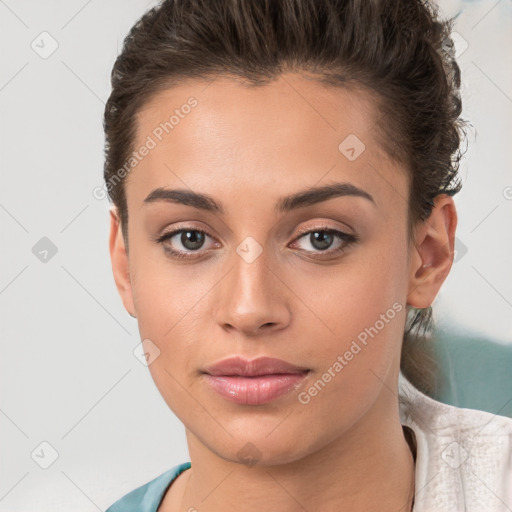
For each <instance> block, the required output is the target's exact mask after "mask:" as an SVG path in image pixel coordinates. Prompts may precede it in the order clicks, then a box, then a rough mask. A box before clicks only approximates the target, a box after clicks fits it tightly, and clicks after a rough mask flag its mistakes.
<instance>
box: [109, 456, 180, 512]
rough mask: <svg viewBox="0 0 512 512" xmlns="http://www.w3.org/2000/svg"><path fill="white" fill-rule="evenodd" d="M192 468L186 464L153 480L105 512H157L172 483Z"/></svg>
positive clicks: (125, 496)
mask: <svg viewBox="0 0 512 512" xmlns="http://www.w3.org/2000/svg"><path fill="white" fill-rule="evenodd" d="M188 468H190V462H185V463H183V464H180V465H178V466H174V467H173V468H171V469H169V470H167V471H166V472H165V473H162V474H161V475H159V476H157V477H156V478H154V479H153V480H150V481H149V482H147V483H145V484H144V485H141V486H140V487H137V488H136V489H134V490H133V491H131V492H129V493H128V494H125V495H124V496H123V497H122V498H120V499H118V500H117V501H116V502H115V503H113V504H112V505H110V507H109V508H108V509H107V510H106V511H105V512H157V509H158V506H159V504H160V502H161V501H162V497H163V495H164V493H165V491H166V490H167V488H168V487H169V485H170V484H171V483H172V481H173V480H174V479H175V478H176V477H177V476H178V475H179V474H180V473H182V472H183V471H185V470H186V469H188Z"/></svg>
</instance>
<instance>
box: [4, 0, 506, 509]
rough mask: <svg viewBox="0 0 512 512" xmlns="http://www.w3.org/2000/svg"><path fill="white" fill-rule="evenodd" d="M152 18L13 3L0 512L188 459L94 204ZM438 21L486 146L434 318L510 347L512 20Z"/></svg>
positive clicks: (487, 16) (472, 15)
mask: <svg viewBox="0 0 512 512" xmlns="http://www.w3.org/2000/svg"><path fill="white" fill-rule="evenodd" d="M154 3H155V2H154V1H151V2H146V1H142V0H108V1H100V0H90V1H85V0H73V1H67V2H64V1H57V0H53V1H49V0H47V1H35V0H34V1H27V0H24V1H22V0H20V1H14V0H5V1H0V39H1V45H2V46H1V48H2V59H1V62H0V109H1V111H0V118H1V125H0V126H1V127H0V129H1V134H0V141H1V159H2V160H1V163H2V172H1V186H0V222H1V226H2V232H1V236H2V241H1V247H2V250H1V253H0V254H1V258H2V260H1V273H0V305H1V312H2V320H1V321H2V324H1V325H2V339H1V343H2V346H1V357H0V379H1V381H0V389H1V391H2V393H1V396H0V397H1V402H0V427H1V428H0V433H1V443H2V444H1V446H2V448H1V450H2V451H1V460H2V463H1V464H0V511H9V512H18V511H50V510H51V511H53V512H60V511H66V512H69V511H72V510H81V511H91V512H92V511H95V510H105V509H106V508H107V507H108V506H109V505H110V504H111V503H112V502H113V501H115V499H117V498H119V497H120V496H122V495H124V494H125V493H127V492H129V491H130V490H132V489H134V488H135V487H138V486H139V485H141V484H143V483H146V482H147V481H149V480H150V479H152V478H154V477H156V476H157V475H159V474H161V473H163V472H164V471H166V470H167V469H169V468H171V467H172V466H175V465H177V464H179V463H182V462H185V461H187V460H189V459H188V452H187V448H186V440H185V435H184V429H183V426H182V425H181V423H180V422H179V420H178V419H177V418H176V417H175V416H174V414H173V413H172V412H171V411H170V410H169V409H168V408H167V406H166V404H165V402H164V401H163V399H162V398H161V396H160V394H159V392H158V390H157V389H156V387H155V385H154V384H153V381H152V380H151V377H150V374H149V371H148V369H147V368H146V367H144V366H143V365H142V364H141V363H140V362H139V361H138V360H137V359H136V358H135V356H134V355H133V350H134V348H135V347H136V346H137V345H138V344H139V337H138V330H137V327H136V321H135V320H134V319H132V318H131V317H129V316H128V314H127V313H126V311H125V310H124V308H123V306H122V303H121V301H120V299H119V297H118V295H117V291H116V288H115V285H114V281H113V278H112V274H111V268H110V260H109V254H108V246H107V237H108V210H109V203H108V201H107V199H104V200H97V199H95V198H94V197H93V195H92V191H93V189H94V188H95V187H97V186H101V185H102V170H103V130H102V116H103V109H104V103H105V101H106V99H107V98H108V95H109V92H110V86H109V75H110V70H111V68H112V65H113V63H114V60H115V57H116V55H117V52H118V51H119V49H120V48H121V44H122V40H123V38H124V36H125V35H126V34H127V32H128V30H129V28H130V27H131V26H132V24H133V23H134V22H135V21H136V19H138V18H139V17H140V16H141V15H142V14H143V12H144V11H145V10H146V9H147V8H149V7H150V6H152V5H154ZM441 8H442V12H444V13H446V14H447V15H452V14H454V13H455V12H456V11H457V10H459V9H461V10H462V13H461V15H460V16H459V18H458V21H457V23H456V26H455V31H456V32H458V34H460V36H461V37H462V38H463V40H459V42H460V43H461V45H459V47H458V49H459V51H462V50H463V49H464V44H465V43H464V41H466V42H467V44H468V47H467V49H465V51H463V53H462V54H461V55H460V57H459V63H460V65H461V68H462V75H463V81H464V90H463V101H464V113H463V117H464V118H466V119H469V120H470V121H471V123H472V125H473V126H474V130H473V132H472V133H470V137H469V140H468V143H469V150H468V151H467V153H466V159H465V161H464V162H463V164H462V176H463V178H464V185H463V188H462V191H461V192H460V193H459V194H457V195H456V196H455V202H456V205H457V207H458V212H459V226H458V232H457V237H458V239H459V240H460V242H461V243H462V244H464V246H466V247H467V253H466V254H464V255H463V256H462V257H460V259H459V260H458V261H457V262H456V263H455V264H454V266H453V268H452V272H451V274H450V276H449V277H448V279H447V281H446V282H445V284H444V286H443V288H442V290H441V292H440V293H439V295H438V297H437V299H436V302H435V303H434V310H435V314H436V319H437V321H438V323H439V325H440V326H450V328H453V327H454V326H455V328H457V329H459V330H461V329H462V330H467V331H468V332H473V333H475V332H476V333H481V334H482V335H484V336H486V337H489V338H492V339H494V340H495V341H497V342H500V343H507V344H511V343H512V265H511V261H512V236H511V222H510V221H511V219H512V188H511V187H512V173H511V162H512V158H511V156H510V148H511V145H512V138H511V135H512V130H511V127H512V99H511V98H512V67H511V66H510V60H509V59H510V51H511V49H512V30H511V28H512V4H511V2H510V1H507V0H501V1H496V0H492V1H489V2H487V1H481V2H479V1H475V2H462V1H455V0H453V1H443V2H442V3H441ZM43 31H46V32H48V33H49V34H50V35H51V38H53V39H54V40H55V41H56V42H57V44H58V48H57V49H56V51H55V52H54V53H53V54H52V55H51V56H49V57H48V58H46V59H43V58H41V57H40V56H39V55H38V54H37V53H36V52H35V51H34V50H33V49H32V47H31V44H32V42H33V41H34V40H35V42H36V43H37V42H38V41H40V39H41V37H47V38H48V36H40V34H41V32H43ZM36 43H35V44H36ZM50 44H51V40H50V39H46V44H45V48H47V49H48V48H51V47H50ZM475 135H476V139H475ZM507 187H508V188H507ZM507 191H508V195H507ZM42 237H47V238H49V239H50V240H51V241H52V243H53V244H54V245H55V246H56V247H57V250H58V252H57V253H56V254H55V255H54V256H53V257H51V258H50V259H49V261H47V262H46V263H43V262H41V261H40V260H39V259H38V258H36V256H35V255H34V254H33V252H32V248H33V247H34V245H35V244H36V243H37V242H38V241H39V240H40V239H41V238H42ZM43 441H46V442H48V443H50V445H51V446H52V447H53V448H54V449H55V450H56V451H57V452H58V458H57V460H56V461H55V462H54V463H53V464H52V465H51V466H50V467H49V468H48V469H42V468H41V467H40V466H39V465H38V464H36V462H34V460H33V459H32V458H31V453H32V452H33V451H34V450H36V453H40V449H41V447H40V443H42V442H43ZM43 448H44V447H43ZM38 450H39V451H38ZM44 452H45V453H46V454H49V453H50V449H48V448H46V449H44Z"/></svg>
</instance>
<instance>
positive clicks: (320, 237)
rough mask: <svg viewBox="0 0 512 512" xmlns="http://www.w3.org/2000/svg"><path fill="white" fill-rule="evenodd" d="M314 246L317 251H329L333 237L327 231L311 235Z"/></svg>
mask: <svg viewBox="0 0 512 512" xmlns="http://www.w3.org/2000/svg"><path fill="white" fill-rule="evenodd" d="M311 237H312V245H313V247H315V248H316V249H327V248H328V247H329V246H330V245H331V243H332V235H331V234H330V233H327V232H326V231H315V232H314V233H311Z"/></svg>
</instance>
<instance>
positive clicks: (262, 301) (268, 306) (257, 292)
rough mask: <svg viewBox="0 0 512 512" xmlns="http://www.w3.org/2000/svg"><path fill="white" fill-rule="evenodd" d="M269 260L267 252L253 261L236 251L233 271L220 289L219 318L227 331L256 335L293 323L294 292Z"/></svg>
mask: <svg viewBox="0 0 512 512" xmlns="http://www.w3.org/2000/svg"><path fill="white" fill-rule="evenodd" d="M269 260H270V258H268V257H267V254H266V253H265V251H263V252H262V253H261V254H260V255H259V256H258V257H257V258H256V259H255V260H254V261H246V260H244V259H243V258H242V257H240V256H239V255H238V254H235V256H234V258H233V266H232V268H231V270H230V272H229V273H228V275H226V276H225V278H224V279H223V280H222V281H221V283H219V287H218V289H217V292H218V294H219V296H218V306H217V308H216V311H215V315H216V321H217V323H218V325H220V326H221V327H222V328H223V329H224V330H228V331H234V332H239V333H240V334H243V335H244V336H250V337H254V336H259V335H268V334H270V333H271V332H274V331H278V330H281V329H283V328H285V327H286V326H287V325H288V324H289V323H290V318H291V311H290V302H289V299H290V295H291V292H290V290H289V288H288V287H287V285H286V284H285V282H284V280H283V278H282V277H280V276H279V270H278V269H277V268H276V265H272V267H273V268H271V267H270V266H269V263H270V262H269Z"/></svg>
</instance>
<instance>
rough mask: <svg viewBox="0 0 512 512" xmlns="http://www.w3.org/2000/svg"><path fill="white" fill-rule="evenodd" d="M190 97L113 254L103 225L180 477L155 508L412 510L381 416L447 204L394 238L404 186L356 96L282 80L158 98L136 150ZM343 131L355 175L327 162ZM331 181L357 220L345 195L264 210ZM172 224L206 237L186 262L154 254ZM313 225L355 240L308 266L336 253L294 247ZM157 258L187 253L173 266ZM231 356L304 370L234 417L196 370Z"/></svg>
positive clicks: (442, 243)
mask: <svg viewBox="0 0 512 512" xmlns="http://www.w3.org/2000/svg"><path fill="white" fill-rule="evenodd" d="M190 96H194V97H195V98H196V99H197V101H198V105H197V106H196V107H195V108H194V109H193V110H192V111H191V112H190V113H189V114H188V115H187V116H185V117H184V118H183V119H181V120H180V122H179V124H178V125H177V126H175V128H174V129H173V131H172V132H170V133H169V134H168V135H167V136H166V137H165V138H164V139H163V141H162V142H160V143H159V144H158V145H157V147H155V148H154V149H152V150H151V151H150V152H149V154H148V155H147V156H146V157H145V158H144V159H143V160H142V161H141V162H140V163H139V164H138V165H137V166H136V167H135V168H134V169H133V170H132V171H131V173H130V174H129V176H128V178H127V181H126V195H127V203H128V212H129V222H128V241H129V252H128V254H127V251H126V246H125V241H124V239H123V236H122V232H121V227H120V224H119V220H118V219H119V217H118V214H117V212H116V210H115V208H113V209H112V210H111V235H110V252H111V258H112V267H113V273H114V277H115V281H116V285H117V288H118V290H119V293H120V295H121V298H122V300H123V303H124V306H125V308H126V310H127V311H128V312H129V313H130V314H132V315H136V317H137V321H138V326H139V331H140V335H141V339H147V338H149V339H151V340H152V342H153V343H154V344H155V345H156V346H157V347H158V349H159V350H160V355H159V357H157V358H156V359H155V360H154V361H153V362H152V363H151V364H150V366H149V370H150V372H151V375H152V377H153V379H154V381H155V384H156V385H157V387H158V389H159V391H160V393H161V394H162V396H163V398H164V399H165V401H166V403H167V404H168V405H169V407H170V408H171V409H172V411H173V412H174V413H175V414H176V415H177V417H178V418H179V419H180V420H181V421H182V422H183V424H184V425H185V429H186V435H187V442H188V448H189V453H190V460H191V463H192V468H191V469H189V470H187V471H185V472H183V473H182V474H181V475H180V476H179V477H178V478H177V479H176V480H175V481H174V483H173V484H172V486H171V487H170V488H169V489H168V491H167V492H166V494H165V497H164V500H163V503H162V505H161V506H160V508H159V511H160V512H175V511H180V512H181V511H187V510H198V511H201V512H203V511H205V512H206V511H208V512H215V511H223V512H229V511H234V510H240V508H241V504H243V506H242V508H243V510H244V511H246V512H251V511H260V510H281V511H284V512H292V511H294V512H295V511H299V510H300V511H303V510H309V511H312V510H326V511H334V510H337V511H339V510H347V511H348V510H350V511H367V510H377V509H378V510H381V511H399V510H402V511H406V510H410V508H411V500H412V494H411V488H412V486H413V483H414V462H413V459H412V455H411V452H410V449H409V447H408V444H407V443H406V440H405V438H404V434H403V430H402V426H401V424H400V419H399V414H398V375H399V367H400V350H401V342H402V336H403V332H404V326H405V321H406V309H407V307H408V306H415V307H421V308H424V307H427V306H429V305H431V304H432V302H433V300H434V298H435V296H436V294H437V292H438V291H439V288H440V287H441V285H442V283H443V281H444V280H445V278H446V276H447V275H448V273H449V271H450V268H451V265H452V262H453V247H454V236H455V229H456V224H457V216H456V210H455V206H454V203H453V200H452V198H451V197H449V196H447V195H440V196H438V197H437V198H436V199H435V208H434V209H433V211H432V214H431V216H430V217H429V219H428V220H427V221H426V222H422V223H419V224H417V225H416V226H415V228H414V239H412V240H409V239H408V236H407V231H406V222H407V207H408V205H407V202H406V201H405V200H404V198H407V197H408V187H409V181H408V175H407V173H406V170H405V169H404V168H403V167H402V166H401V165H400V164H399V163H397V162H395V161H392V160H391V159H389V158H387V156H386V155H385V154H384V153H383V151H382V150H381V147H380V145H379V143H378V142H377V140H378V139H377V133H376V128H375V126H376V123H377V121H378V113H377V111H376V109H375V107H374V104H373V101H372V98H371V97H370V96H368V95H367V94H365V93H364V92H363V91H362V90H354V91H352V92H348V91H347V90H343V89H334V88H328V87H326V86H324V85H322V84H320V83H318V82H316V81H314V80H311V79H309V78H308V77H306V76H305V75H301V74H295V73H286V74H284V75H281V77H280V78H279V79H278V80H277V81H275V82H272V83H271V84H268V85H265V86H262V87H259V88H249V87H247V86H246V85H244V84H243V83H242V82H241V81H240V80H235V79H231V78H227V77H222V78H221V77H217V78H216V79H215V80H214V81H213V82H212V83H210V84H209V85H208V86H207V87H206V83H205V82H203V81H198V80H195V81H190V82H188V83H186V84H185V83H183V84H181V85H179V86H176V87H173V88H171V89H167V90H164V91H162V92H160V93H158V94H157V95H155V96H154V97H153V98H152V100H151V102H150V103H149V104H147V105H146V106H145V107H144V108H143V109H142V110H141V111H140V112H139V117H138V119H139V125H138V130H137V142H136V147H139V146H140V145H142V144H143V142H144V140H145V139H146V137H147V136H148V135H149V134H151V133H152V131H153V130H154V128H155V126H157V125H158V124H159V123H160V122H162V121H164V120H165V119H168V117H169V112H172V111H173V110H174V109H175V108H180V106H181V105H183V104H184V103H186V101H187V99H188V98H189V97H190ZM349 134H356V135H357V137H358V138H359V139H360V140H361V141H363V142H364V144H365V146H366V149H365V150H364V152H363V153H361V154H360V156H359V157H358V158H357V159H356V160H354V161H349V160H348V159H347V158H346V157H345V156H344V155H343V154H342V153H341V152H340V151H339V150H338V146H339V144H340V142H342V141H343V140H344V139H345V138H346V137H347V135H349ZM337 182H350V183H352V184H354V185H355V186H357V187H359V188H361V189H363V190H365V191H367V192H368V193H369V194H371V195H372V196H373V198H374V201H375V204H374V203H372V202H371V201H369V200H367V199H364V198H361V197H355V196H343V197H337V198H331V199H329V200H327V201H323V202H320V203H318V204H314V205H310V206H306V207H303V208H300V209H298V210H296V211H291V212H287V213H276V212H275V211H274V205H275V203H276V202H277V201H278V199H279V198H281V197H283V196H286V195H289V194H293V193H295V192H298V191H302V190H304V189H308V188H311V187H318V186H322V185H327V184H332V183H337ZM159 187H167V188H180V189H186V190H193V191H195V192H201V193H206V194H209V195H211V196H212V197H213V198H214V199H215V200H216V201H218V202H221V203H222V204H223V207H224V213H223V214H220V213H212V212H206V211H202V210H199V209H195V208H192V207H191V206H185V205H180V204H175V203H172V202H166V201H159V202H151V203H145V202H144V199H145V198H146V197H147V196H148V195H149V194H150V193H151V192H152V191H153V190H154V189H156V188H159ZM184 224H185V227H186V228H187V229H203V230H206V231H207V232H208V233H209V235H208V236H207V237H206V239H205V242H204V245H203V246H202V247H201V248H200V249H196V252H195V253H194V250H193V249H189V248H188V247H187V246H184V245H183V244H182V243H181V242H180V239H181V238H180V235H177V236H175V237H174V238H173V239H172V241H171V240H169V239H168V240H167V241H165V242H164V243H163V244H162V243H157V242H155V241H154V240H153V239H154V238H155V237H157V236H158V235H160V234H162V233H163V232H169V231H171V229H172V228H175V227H178V226H179V227H180V228H183V225H184ZM326 226H327V227H328V228H330V229H337V230H340V231H343V232H347V233H351V234H356V235H357V236H358V237H359V240H358V241H356V242H355V243H353V244H350V245H348V246H346V247H345V251H344V252H341V253H338V254H336V253H331V255H328V256H326V251H329V250H331V251H332V250H333V249H335V248H337V247H339V246H342V245H343V244H344V243H345V242H344V241H343V240H340V239H337V238H336V237H335V238H334V239H333V241H332V245H331V246H330V247H328V248H327V249H325V251H324V252H322V250H321V248H319V246H318V245H314V244H313V242H312V241H311V237H310V235H309V234H306V235H298V232H299V230H300V229H303V228H305V229H308V230H310V231H313V232H314V231H315V229H317V230H318V228H325V227H326ZM210 235H211V236H210ZM249 236H250V237H253V238H254V239H255V240H256V241H257V242H258V244H259V245H260V246H261V248H262V253H261V254H260V255H259V257H257V258H256V259H255V260H254V261H253V262H252V263H247V262H246V261H245V260H244V259H243V258H241V257H240V256H239V254H238V253H237V252H236V248H237V247H238V246H239V245H240V244H241V242H242V241H243V240H244V239H246V237H249ZM165 245H167V246H171V247H172V248H174V249H175V250H178V251H183V252H188V253H189V254H199V255H200V256H199V257H196V259H193V258H192V259H190V260H178V259H173V258H172V257H170V256H169V255H168V254H167V253H166V252H165V249H164V246H165ZM189 247H190V246H189ZM315 256H317V258H316V259H315ZM394 303H398V304H400V305H402V308H401V311H399V312H398V313H397V314H396V315H395V316H394V318H393V319H392V320H389V322H387V323H386V324H385V327H384V328H381V329H380V330H379V332H378V334H377V335H375V336H374V337H373V338H372V339H369V341H368V343H367V345H366V346H364V348H363V349H362V350H361V351H360V352H359V353H358V354H357V355H355V356H354V357H353V359H352V360H351V361H349V362H348V364H346V365H345V366H344V367H343V370H342V371H341V372H339V373H338V374H337V375H336V377H334V378H333V379H332V380H331V381H330V382H329V383H328V384H327V385H326V386H325V387H324V388H323V389H322V391H321V392H319V393H318V395H317V396H315V397H314V398H312V399H311V401H310V402H309V403H308V404H306V405H305V404H302V403H300V401H299V400H298V393H299V392H301V391H304V390H308V389H309V388H310V387H311V386H312V385H313V384H314V383H315V382H316V381H317V380H318V379H319V378H321V376H322V374H323V373H324V372H326V371H327V369H328V368H329V367H332V366H333V363H334V362H335V361H336V360H337V357H338V355H340V354H344V353H345V352H346V351H347V350H348V349H349V348H350V346H351V343H352V341H353V340H354V339H356V338H357V336H358V334H359V333H361V332H362V331H364V329H365V328H367V327H369V326H373V325H375V323H376V321H377V320H378V319H379V318H381V317H380V315H381V314H384V313H386V311H387V310H389V309H390V308H391V307H392V305H393V304H394ZM235 354H241V355H243V356H245V357H246V358H248V359H254V358H256V357H259V356H262V355H267V356H271V357H277V358H281V359H284V360H286V361H289V362H291V363H292V364H296V365H299V366H305V367H307V368H309V369H310V370H311V372H310V374H309V375H308V377H307V378H306V380H305V381H304V382H303V384H302V385H301V387H300V388H299V389H297V390H292V391H291V392H289V393H287V394H285V395H284V396H281V397H280V398H278V399H277V400H274V401H273V402H270V403H269V404H265V405H258V406H249V405H237V404H234V403H232V402H229V401H227V400H225V399H224V398H222V397H221V396H219V395H218V394H216V393H215V392H214V391H212V390H211V389H210V388H209V387H208V386H207V384H206V382H205V379H204V376H202V374H201V373H200V371H201V370H202V369H204V368H205V367H206V366H207V365H211V364H213V363H214V362H217V361H220V360H221V359H224V358H226V357H228V356H231V355H235ZM249 442H250V443H252V445H254V446H255V447H256V448H257V453H258V455H257V457H256V458H257V460H256V462H255V464H254V465H252V466H251V465H244V464H243V462H242V461H241V460H240V457H239V455H238V452H239V450H240V449H242V448H243V447H244V446H246V444H247V443H249ZM192 507H193V508H192ZM377 507H378V508H377Z"/></svg>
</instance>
